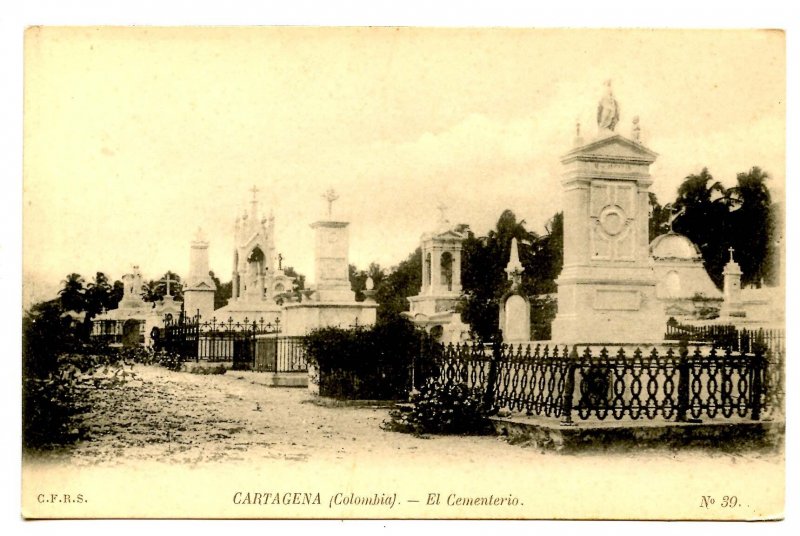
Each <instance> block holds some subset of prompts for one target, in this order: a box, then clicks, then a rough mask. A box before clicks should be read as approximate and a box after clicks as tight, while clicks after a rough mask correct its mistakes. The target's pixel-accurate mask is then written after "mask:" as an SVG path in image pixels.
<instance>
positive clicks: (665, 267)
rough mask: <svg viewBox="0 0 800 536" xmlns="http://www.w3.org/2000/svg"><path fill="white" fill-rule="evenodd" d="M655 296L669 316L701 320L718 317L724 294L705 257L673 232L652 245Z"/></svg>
mask: <svg viewBox="0 0 800 536" xmlns="http://www.w3.org/2000/svg"><path fill="white" fill-rule="evenodd" d="M650 257H651V258H652V259H653V269H654V271H655V277H656V297H657V298H658V299H659V300H660V301H661V302H662V303H663V305H664V310H665V313H666V315H667V316H668V317H673V318H675V319H678V320H680V319H699V318H703V317H705V316H716V313H718V312H719V308H720V306H721V304H722V293H721V292H720V291H719V289H717V287H716V285H714V282H713V281H712V280H711V277H709V275H708V272H707V271H706V268H705V265H704V264H703V256H702V254H701V253H700V250H699V249H698V248H697V246H696V245H695V244H694V243H692V241H691V240H689V239H688V238H686V237H685V236H683V235H681V234H678V233H675V232H674V231H672V230H670V231H669V232H668V233H665V234H662V235H660V236H657V237H656V238H655V239H654V240H653V241H652V242H651V243H650Z"/></svg>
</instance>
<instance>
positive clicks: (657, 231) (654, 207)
mask: <svg viewBox="0 0 800 536" xmlns="http://www.w3.org/2000/svg"><path fill="white" fill-rule="evenodd" d="M648 201H649V204H650V219H649V220H648V237H647V240H648V242H652V241H653V240H654V239H655V237H657V236H658V235H662V234H664V233H665V232H666V231H667V230H668V229H669V218H670V210H669V209H670V207H668V206H661V204H659V202H658V198H657V197H656V194H654V193H653V192H649V193H648Z"/></svg>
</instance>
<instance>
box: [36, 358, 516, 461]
mask: <svg viewBox="0 0 800 536" xmlns="http://www.w3.org/2000/svg"><path fill="white" fill-rule="evenodd" d="M134 373H135V378H136V379H134V380H132V381H129V382H128V383H126V384H124V385H123V386H122V387H119V388H115V389H110V390H99V391H91V392H90V398H91V405H92V408H93V410H92V412H91V413H89V414H86V415H85V416H84V419H85V422H86V423H87V424H88V428H89V436H88V438H87V439H86V440H83V441H81V442H79V443H77V444H76V445H74V446H71V447H69V448H67V449H65V450H64V451H63V452H59V453H54V454H53V455H52V456H51V457H52V459H53V460H58V459H63V458H68V459H69V462H70V463H71V464H75V465H88V464H103V465H106V464H111V465H115V464H120V463H127V462H130V461H133V460H147V461H168V462H178V463H186V464H198V463H205V462H215V461H225V462H228V461H244V460H252V459H282V460H295V461H305V460H308V459H309V458H310V457H325V458H338V459H344V458H346V457H348V456H350V455H354V454H358V455H359V456H372V455H374V456H385V455H387V454H388V455H393V456H397V455H403V454H405V455H413V454H415V453H416V451H418V449H420V448H425V449H430V448H435V450H436V451H437V452H438V454H437V456H438V455H441V456H444V457H445V458H446V457H447V456H448V455H450V456H454V455H456V454H455V453H458V454H457V455H458V457H459V459H464V456H468V457H471V456H475V457H483V456H485V455H486V454H487V450H486V449H487V448H489V449H499V450H514V449H515V448H516V447H513V446H511V445H508V444H507V443H505V442H504V441H502V440H501V439H498V438H496V437H470V438H468V439H466V438H459V437H434V438H429V439H421V438H417V437H413V436H409V435H406V434H400V433H392V432H385V431H383V430H382V429H381V428H380V424H381V422H383V421H384V420H385V419H386V418H387V417H388V409H386V408H378V407H352V406H345V407H342V406H334V407H331V406H330V405H327V406H326V405H321V404H320V401H319V399H318V398H316V397H314V396H313V395H311V394H309V393H308V391H307V390H306V389H300V388H270V387H266V386H265V385H263V384H262V383H260V382H262V381H263V379H262V378H259V376H258V375H257V374H255V373H247V372H236V371H229V372H228V373H227V374H225V375H208V376H204V375H195V374H188V373H177V372H172V371H169V370H167V369H165V368H162V367H157V366H141V365H137V366H136V367H135V368H134ZM465 439H466V440H465ZM448 453H449V454H448Z"/></svg>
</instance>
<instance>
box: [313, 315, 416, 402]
mask: <svg viewBox="0 0 800 536" xmlns="http://www.w3.org/2000/svg"><path fill="white" fill-rule="evenodd" d="M305 345H306V355H307V357H308V360H309V364H310V365H311V368H312V369H316V374H318V378H319V394H320V395H322V396H330V397H335V398H347V399H369V400H400V399H405V398H406V397H407V395H408V391H409V390H410V388H411V383H410V372H411V367H412V364H414V365H416V366H417V367H418V368H419V369H421V368H424V363H423V361H424V360H425V357H420V356H421V355H426V354H427V352H425V351H423V350H424V349H425V348H428V347H430V346H431V341H430V338H429V337H428V335H427V334H426V333H425V332H424V331H422V330H419V329H417V328H415V327H414V325H413V324H412V323H411V322H409V321H408V320H406V319H404V318H398V317H394V318H388V319H385V320H382V321H380V322H378V323H377V324H375V325H374V326H372V327H369V328H363V327H360V328H354V329H341V328H322V329H318V330H315V331H313V332H311V333H310V334H309V335H308V336H307V337H306V339H305Z"/></svg>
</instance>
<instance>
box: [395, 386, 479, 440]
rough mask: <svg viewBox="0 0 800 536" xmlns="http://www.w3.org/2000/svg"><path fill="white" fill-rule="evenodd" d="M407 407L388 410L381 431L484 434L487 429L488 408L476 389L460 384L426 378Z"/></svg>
mask: <svg viewBox="0 0 800 536" xmlns="http://www.w3.org/2000/svg"><path fill="white" fill-rule="evenodd" d="M411 404H412V406H411V407H410V408H399V409H396V410H392V411H391V412H390V413H389V419H390V420H388V421H385V422H384V423H383V428H384V429H385V430H391V431H395V432H404V433H413V434H424V433H429V434H485V433H489V432H490V431H491V423H490V421H489V415H491V413H492V411H491V408H490V407H489V406H487V405H486V404H485V403H484V401H483V392H482V391H481V390H480V389H470V388H469V387H467V386H466V385H465V384H463V383H459V384H445V385H442V384H440V383H436V382H433V381H428V382H426V383H425V385H423V387H422V389H421V390H420V391H419V392H418V393H416V394H415V395H414V396H412V398H411Z"/></svg>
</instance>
